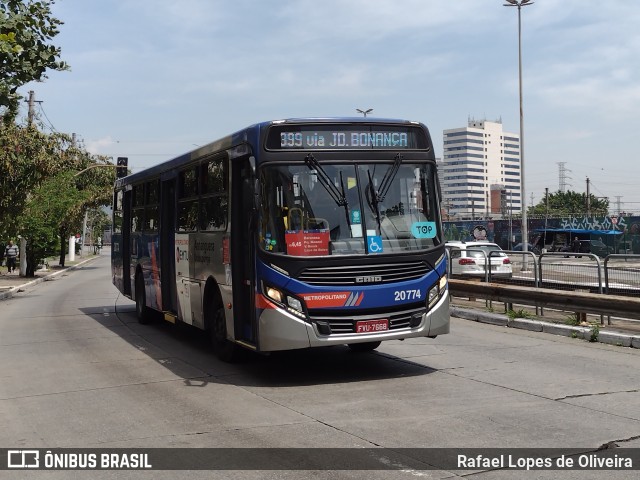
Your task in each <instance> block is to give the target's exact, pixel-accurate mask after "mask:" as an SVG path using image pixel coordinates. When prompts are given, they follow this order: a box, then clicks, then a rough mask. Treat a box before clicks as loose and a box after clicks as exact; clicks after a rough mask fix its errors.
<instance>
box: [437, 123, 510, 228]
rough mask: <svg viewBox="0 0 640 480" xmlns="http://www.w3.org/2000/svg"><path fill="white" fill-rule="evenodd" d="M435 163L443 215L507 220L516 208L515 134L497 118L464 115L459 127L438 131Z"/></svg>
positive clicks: (445, 216)
mask: <svg viewBox="0 0 640 480" xmlns="http://www.w3.org/2000/svg"><path fill="white" fill-rule="evenodd" d="M443 146H444V154H443V158H442V160H441V161H439V162H438V172H439V176H440V184H441V186H442V196H443V205H444V209H443V210H444V212H443V213H444V218H445V219H447V218H448V219H450V220H463V219H472V218H475V219H478V218H487V217H491V218H507V217H508V216H509V215H511V214H512V213H519V212H520V211H521V210H522V198H521V192H520V135H518V134H517V133H509V132H504V131H503V130H502V121H501V120H498V121H495V122H491V121H488V120H474V119H469V122H468V126H467V127H465V128H452V129H449V130H445V131H444V132H443Z"/></svg>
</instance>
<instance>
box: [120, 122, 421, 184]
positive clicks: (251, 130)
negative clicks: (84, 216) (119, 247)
mask: <svg viewBox="0 0 640 480" xmlns="http://www.w3.org/2000/svg"><path fill="white" fill-rule="evenodd" d="M332 123H333V124H340V123H344V124H362V125H367V124H369V125H376V124H382V125H384V124H387V125H413V126H419V127H422V128H424V129H426V128H427V127H426V126H425V125H424V124H422V123H420V122H416V121H410V120H401V119H393V118H374V117H313V118H288V119H282V120H269V121H265V122H259V123H255V124H253V125H250V126H248V127H245V128H243V129H242V130H238V131H237V132H235V133H233V134H231V135H227V136H226V137H222V138H220V139H218V140H215V141H213V142H210V143H208V144H206V145H203V146H201V147H198V148H196V149H194V150H191V151H189V152H186V153H184V154H182V155H179V156H177V157H174V158H172V159H169V160H166V161H164V162H162V163H159V164H158V165H154V166H152V167H149V168H146V169H144V170H142V171H140V172H136V173H132V174H131V175H128V176H126V177H123V178H119V179H117V180H116V183H115V187H116V188H118V187H121V186H123V185H127V184H132V183H138V182H140V181H144V180H145V179H147V178H153V177H157V176H160V175H162V174H163V173H165V172H170V171H172V170H175V169H176V168H179V167H182V166H183V165H186V164H188V163H190V162H191V161H194V160H197V159H199V158H203V157H206V156H208V155H212V154H215V153H217V152H221V151H225V150H230V149H233V148H236V147H239V146H241V145H244V144H246V143H253V144H254V145H258V143H259V139H260V132H261V131H262V130H264V129H266V128H268V127H270V126H272V125H283V124H291V125H296V124H320V125H321V124H332Z"/></svg>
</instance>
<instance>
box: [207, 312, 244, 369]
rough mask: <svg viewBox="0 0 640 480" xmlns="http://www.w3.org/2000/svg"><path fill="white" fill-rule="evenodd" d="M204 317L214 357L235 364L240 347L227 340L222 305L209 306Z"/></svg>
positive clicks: (238, 356)
mask: <svg viewBox="0 0 640 480" xmlns="http://www.w3.org/2000/svg"><path fill="white" fill-rule="evenodd" d="M205 315H206V317H207V318H206V321H207V323H206V325H207V329H208V331H209V338H210V340H211V346H212V347H213V351H214V353H215V354H216V356H217V357H218V358H219V359H220V360H222V361H223V362H227V363H235V362H237V361H238V360H239V359H240V347H238V345H236V344H235V343H233V342H231V341H229V339H228V338H227V321H226V318H225V314H224V308H223V307H222V305H221V304H220V303H215V304H213V305H211V306H210V307H209V308H207V311H206V313H205Z"/></svg>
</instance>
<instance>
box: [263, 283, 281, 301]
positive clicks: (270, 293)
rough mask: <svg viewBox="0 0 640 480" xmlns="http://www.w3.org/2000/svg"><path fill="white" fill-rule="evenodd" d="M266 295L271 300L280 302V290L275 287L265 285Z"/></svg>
mask: <svg viewBox="0 0 640 480" xmlns="http://www.w3.org/2000/svg"><path fill="white" fill-rule="evenodd" d="M265 293H266V294H267V297H269V298H270V299H271V300H275V301H276V302H278V303H282V292H281V291H280V290H278V289H277V288H273V287H267V289H266V292H265Z"/></svg>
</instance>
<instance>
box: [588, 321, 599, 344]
mask: <svg viewBox="0 0 640 480" xmlns="http://www.w3.org/2000/svg"><path fill="white" fill-rule="evenodd" d="M598 335H600V325H598V323H596V322H591V336H590V337H589V341H590V342H597V341H598Z"/></svg>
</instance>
